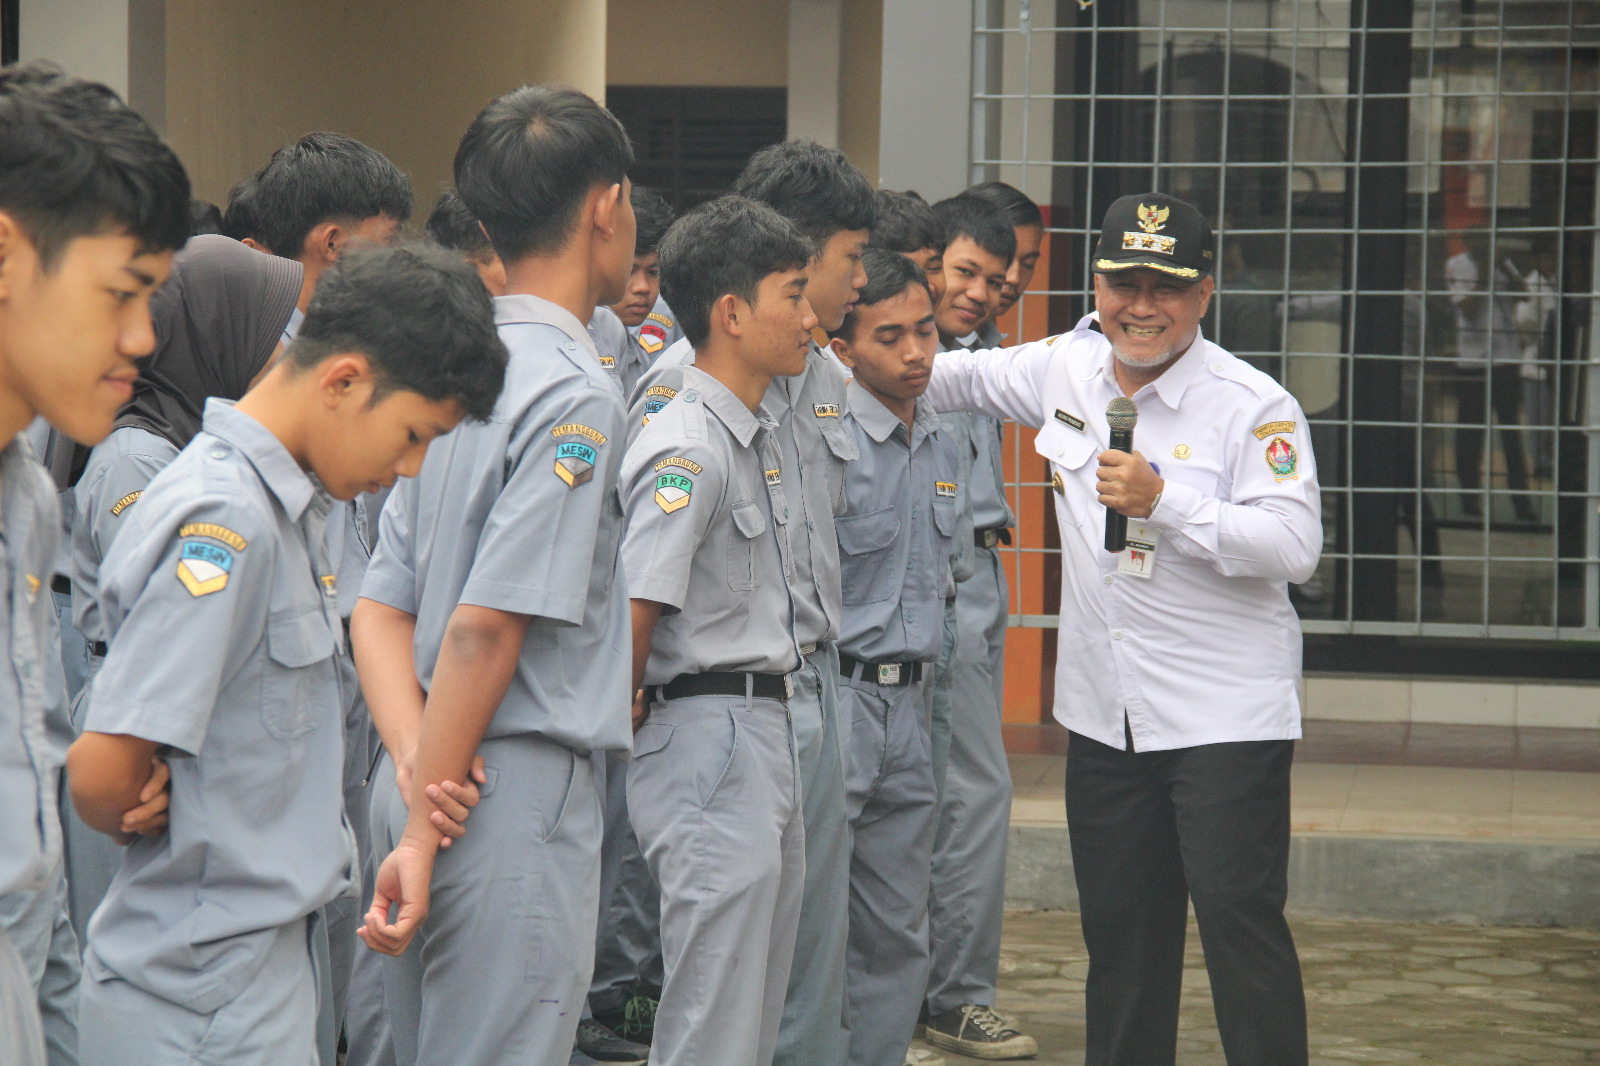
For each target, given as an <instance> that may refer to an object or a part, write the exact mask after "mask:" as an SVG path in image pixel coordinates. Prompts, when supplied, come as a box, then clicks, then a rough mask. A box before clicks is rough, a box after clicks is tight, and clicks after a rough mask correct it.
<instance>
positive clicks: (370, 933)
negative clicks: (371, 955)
mask: <svg viewBox="0 0 1600 1066" xmlns="http://www.w3.org/2000/svg"><path fill="white" fill-rule="evenodd" d="M436 854H437V852H436V851H435V850H434V848H433V847H431V846H430V845H427V844H424V843H421V842H419V841H416V840H413V839H412V838H411V837H409V836H407V837H403V838H401V841H400V843H399V844H397V845H395V849H394V850H393V851H391V852H390V853H389V857H388V858H386V859H384V860H383V865H382V866H380V867H378V876H377V878H376V884H375V885H374V888H373V893H372V906H371V907H370V908H369V909H368V910H367V917H366V924H365V925H363V926H362V927H361V928H360V929H357V930H356V935H357V936H359V937H360V938H361V939H362V940H364V941H366V944H367V947H369V948H371V949H372V950H373V951H381V952H382V953H383V954H385V955H403V954H405V950H406V948H407V947H408V946H410V944H411V938H412V937H413V936H416V934H417V929H418V928H419V927H420V926H421V925H422V922H423V920H424V919H426V918H427V917H428V888H429V882H430V881H431V880H432V879H433V859H434V856H435V855H436ZM396 905H397V906H398V907H399V910H398V913H397V914H396V915H395V920H394V923H393V924H390V922H389V908H390V907H391V906H396Z"/></svg>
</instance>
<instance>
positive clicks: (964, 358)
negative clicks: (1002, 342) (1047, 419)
mask: <svg viewBox="0 0 1600 1066" xmlns="http://www.w3.org/2000/svg"><path fill="white" fill-rule="evenodd" d="M1051 358H1052V355H1051V351H1050V345H1048V344H1046V343H1044V342H1043V341H1036V342H1034V343H1032V344H1023V345H1019V346H1017V347H1015V348H990V349H986V350H984V351H978V352H969V351H965V350H963V349H959V348H958V349H955V350H953V351H948V352H940V353H939V354H938V355H936V356H934V357H933V377H932V380H931V381H929V383H928V392H927V396H928V402H929V403H931V404H932V405H933V408H934V410H936V411H973V412H976V413H978V414H985V415H991V416H993V417H994V418H1010V419H1014V420H1016V421H1018V422H1021V423H1022V424H1023V425H1025V426H1035V427H1037V426H1041V425H1043V424H1044V413H1043V412H1044V380H1045V372H1046V371H1047V370H1048V368H1049V365H1050V360H1051Z"/></svg>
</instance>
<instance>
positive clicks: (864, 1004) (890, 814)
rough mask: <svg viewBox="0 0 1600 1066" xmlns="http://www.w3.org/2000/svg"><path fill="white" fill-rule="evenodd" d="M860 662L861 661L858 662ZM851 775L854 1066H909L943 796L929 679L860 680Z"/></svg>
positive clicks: (854, 683) (855, 686) (924, 973)
mask: <svg viewBox="0 0 1600 1066" xmlns="http://www.w3.org/2000/svg"><path fill="white" fill-rule="evenodd" d="M858 670H859V668H858ZM839 693H840V697H841V700H840V702H841V704H842V705H843V708H844V710H845V713H846V714H848V715H850V717H851V725H850V748H849V751H848V752H847V753H846V763H847V765H848V770H847V773H846V778H845V787H846V794H847V804H848V810H849V816H850V825H851V827H852V828H853V830H854V846H853V849H852V851H851V854H850V945H849V955H848V970H847V978H846V980H847V985H848V990H849V1002H850V1058H849V1061H850V1063H851V1066H901V1063H903V1062H904V1061H905V1054H906V1048H907V1047H909V1046H910V1044H911V1036H912V1033H913V1032H914V1031H915V1030H916V1027H917V1013H918V1011H919V1010H920V1008H921V1006H922V990H923V989H925V988H926V987H927V984H928V870H929V866H930V864H931V862H932V856H933V830H934V818H935V815H936V813H937V801H936V797H935V794H934V787H933V754H932V751H931V741H930V739H929V735H928V720H927V704H926V703H925V701H924V699H923V693H922V686H921V684H911V685H904V686H893V687H891V686H880V685H878V684H877V683H876V682H873V681H862V680H859V679H852V680H849V681H845V682H844V683H843V684H841V685H840V689H839Z"/></svg>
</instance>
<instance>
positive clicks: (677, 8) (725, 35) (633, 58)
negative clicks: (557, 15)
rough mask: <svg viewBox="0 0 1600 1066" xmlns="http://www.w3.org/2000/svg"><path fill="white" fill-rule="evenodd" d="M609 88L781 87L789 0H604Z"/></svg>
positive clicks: (785, 65)
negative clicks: (606, 10) (642, 86)
mask: <svg viewBox="0 0 1600 1066" xmlns="http://www.w3.org/2000/svg"><path fill="white" fill-rule="evenodd" d="M609 7H610V16H609V21H610V28H609V33H608V35H607V40H606V71H607V77H609V78H610V80H611V83H612V84H613V85H727V86H747V87H766V88H782V87H783V86H785V85H787V84H788V79H789V0H610V3H609Z"/></svg>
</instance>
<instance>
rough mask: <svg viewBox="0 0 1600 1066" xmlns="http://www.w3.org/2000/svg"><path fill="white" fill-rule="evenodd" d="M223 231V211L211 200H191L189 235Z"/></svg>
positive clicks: (195, 235)
mask: <svg viewBox="0 0 1600 1066" xmlns="http://www.w3.org/2000/svg"><path fill="white" fill-rule="evenodd" d="M221 232H222V211H221V209H220V208H218V207H217V205H216V204H214V203H212V202H211V201H209V200H190V201H189V236H191V237H199V236H201V235H202V234H206V233H221Z"/></svg>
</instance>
